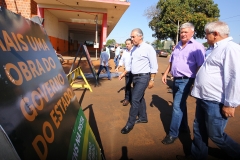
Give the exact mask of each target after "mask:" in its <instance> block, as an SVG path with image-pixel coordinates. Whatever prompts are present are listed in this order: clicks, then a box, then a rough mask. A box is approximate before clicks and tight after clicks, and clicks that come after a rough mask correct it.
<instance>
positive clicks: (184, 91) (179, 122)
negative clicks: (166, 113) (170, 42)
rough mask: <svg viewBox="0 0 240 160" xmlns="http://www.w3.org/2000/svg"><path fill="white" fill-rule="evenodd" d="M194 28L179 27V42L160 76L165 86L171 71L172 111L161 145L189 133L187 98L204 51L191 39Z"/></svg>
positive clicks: (190, 25) (201, 46)
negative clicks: (167, 130)
mask: <svg viewBox="0 0 240 160" xmlns="http://www.w3.org/2000/svg"><path fill="white" fill-rule="evenodd" d="M193 35H194V26H193V24H191V23H184V24H182V25H181V27H180V39H181V40H180V41H179V43H178V44H177V46H176V47H175V49H174V51H173V52H172V54H171V57H170V59H169V65H168V67H167V69H166V71H165V72H164V74H163V76H162V82H163V83H164V84H166V82H167V75H168V73H169V71H171V75H172V76H173V77H174V78H173V87H172V90H173V111H172V119H171V124H170V130H169V133H168V135H167V136H166V137H165V138H164V139H163V140H162V143H163V144H171V143H173V142H174V141H175V140H176V139H177V137H178V135H179V131H180V132H185V133H190V131H189V126H188V118H187V104H186V103H187V102H186V101H187V97H188V95H189V92H190V89H191V87H192V85H193V82H194V79H195V77H196V73H197V71H198V69H199V68H200V67H201V65H202V64H203V62H204V54H205V49H204V47H203V45H202V44H201V43H199V42H197V41H195V40H194V39H193Z"/></svg>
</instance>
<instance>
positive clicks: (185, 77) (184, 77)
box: [174, 76, 189, 79]
mask: <svg viewBox="0 0 240 160" xmlns="http://www.w3.org/2000/svg"><path fill="white" fill-rule="evenodd" d="M174 79H189V77H187V76H183V77H174Z"/></svg>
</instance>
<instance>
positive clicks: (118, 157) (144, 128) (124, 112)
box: [63, 57, 240, 160]
mask: <svg viewBox="0 0 240 160" xmlns="http://www.w3.org/2000/svg"><path fill="white" fill-rule="evenodd" d="M93 64H94V66H95V69H96V70H97V69H98V67H99V60H93ZM158 64H159V70H158V74H157V76H156V79H155V86H154V88H152V89H147V90H146V92H145V100H146V104H147V113H148V123H146V124H137V125H135V126H134V128H133V130H132V131H131V132H130V133H129V134H126V135H123V134H121V133H120V131H121V129H122V128H123V127H124V126H125V124H126V122H127V119H128V114H129V108H130V105H128V106H122V104H121V103H120V101H121V100H122V99H123V98H124V90H123V89H122V88H123V87H124V80H123V81H119V80H118V78H113V79H112V80H111V81H109V80H107V79H100V85H99V86H97V87H94V85H95V82H94V80H93V79H88V82H89V83H90V85H91V87H92V90H93V92H90V91H86V92H84V90H75V94H76V96H77V98H78V100H79V103H80V105H81V106H82V109H83V111H84V114H85V116H86V118H87V119H88V120H89V124H90V126H91V128H92V130H93V132H94V134H95V137H96V139H97V141H98V143H99V146H100V147H101V149H102V153H103V155H104V156H105V159H106V160H155V159H156V160H162V159H163V160H172V159H176V158H175V157H176V155H184V153H187V152H189V147H190V145H191V138H192V126H193V120H194V113H195V99H194V98H193V97H190V96H189V98H188V100H187V105H188V121H189V127H190V130H191V135H187V134H185V135H184V134H182V135H179V138H178V139H177V140H176V141H175V142H174V143H173V144H170V145H164V144H162V143H161V140H162V139H163V138H164V137H165V135H166V134H167V133H168V130H169V125H170V121H171V113H172V94H171V93H168V86H167V85H164V84H162V82H161V73H163V72H164V70H165V69H166V67H167V64H168V58H162V57H158ZM70 65H71V64H70V63H68V64H63V68H64V70H65V72H66V73H68V71H69V68H70ZM80 66H81V68H82V70H83V72H84V73H90V72H91V71H90V69H89V67H88V64H87V62H86V61H81V62H80ZM110 66H112V70H111V72H114V63H113V60H110ZM120 71H122V70H120ZM168 84H169V85H171V81H170V79H169V81H168ZM239 122H240V109H239V108H237V109H236V115H235V117H234V118H230V119H229V122H228V125H227V127H226V133H227V134H229V135H230V136H231V137H232V138H233V139H234V140H235V141H237V142H238V143H240V129H239V127H237V126H238V124H237V123H239ZM224 157H225V154H224V153H223V152H222V151H221V150H220V149H218V147H217V146H216V145H215V144H213V143H212V142H211V140H209V156H208V159H213V160H215V159H224Z"/></svg>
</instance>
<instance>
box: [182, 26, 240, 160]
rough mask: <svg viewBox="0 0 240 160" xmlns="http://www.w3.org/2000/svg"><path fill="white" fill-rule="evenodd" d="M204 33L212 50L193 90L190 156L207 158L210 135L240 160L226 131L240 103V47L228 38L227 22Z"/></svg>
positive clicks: (237, 149) (237, 147) (239, 147)
mask: <svg viewBox="0 0 240 160" xmlns="http://www.w3.org/2000/svg"><path fill="white" fill-rule="evenodd" d="M205 32H206V39H207V43H208V44H209V45H210V46H212V47H213V49H212V52H211V54H210V55H209V56H208V58H207V59H206V61H205V63H204V64H203V65H202V67H201V68H200V69H199V71H198V74H197V76H196V80H195V83H194V86H193V89H192V92H191V94H192V96H193V97H196V98H197V102H196V112H195V120H194V123H193V134H194V136H193V143H192V148H191V154H192V155H191V159H199V160H200V159H207V157H208V138H210V139H211V140H212V141H213V142H214V143H215V144H216V145H217V146H218V147H219V148H220V149H221V150H222V151H224V152H225V153H227V154H228V156H229V158H228V159H240V145H239V144H238V143H236V142H235V141H234V140H233V139H231V138H230V137H229V136H228V135H227V134H226V133H225V132H224V129H225V127H226V125H227V122H228V119H229V118H231V117H234V113H235V109H236V107H238V106H239V105H240V98H239V95H240V83H239V82H240V72H239V68H240V63H239V59H240V46H239V45H238V44H237V43H234V42H233V39H232V37H229V33H230V31H229V27H228V25H227V24H226V23H224V22H221V21H215V22H211V23H208V24H206V26H205ZM177 158H178V159H180V157H179V156H178V157H177ZM186 158H188V159H190V156H189V157H186Z"/></svg>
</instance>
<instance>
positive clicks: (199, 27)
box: [149, 0, 220, 41]
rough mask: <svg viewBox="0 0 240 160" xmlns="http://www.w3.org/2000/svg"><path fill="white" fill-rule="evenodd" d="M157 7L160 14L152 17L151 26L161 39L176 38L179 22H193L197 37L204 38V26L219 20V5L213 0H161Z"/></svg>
mask: <svg viewBox="0 0 240 160" xmlns="http://www.w3.org/2000/svg"><path fill="white" fill-rule="evenodd" d="M156 8H157V9H158V10H160V11H161V12H160V14H158V15H157V16H154V17H152V20H151V21H150V22H149V27H150V28H151V29H152V30H153V31H155V34H154V36H155V37H157V38H158V39H161V40H166V39H167V38H171V39H172V40H173V41H175V40H176V35H177V28H178V27H177V24H178V21H179V24H180V25H181V24H183V23H186V22H191V23H193V24H194V26H195V35H194V37H195V38H204V26H205V25H206V24H207V23H208V22H211V21H215V20H218V17H219V16H220V15H219V12H220V11H219V9H218V5H217V4H214V2H213V0H204V1H203V0H159V2H158V4H157V6H156Z"/></svg>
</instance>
